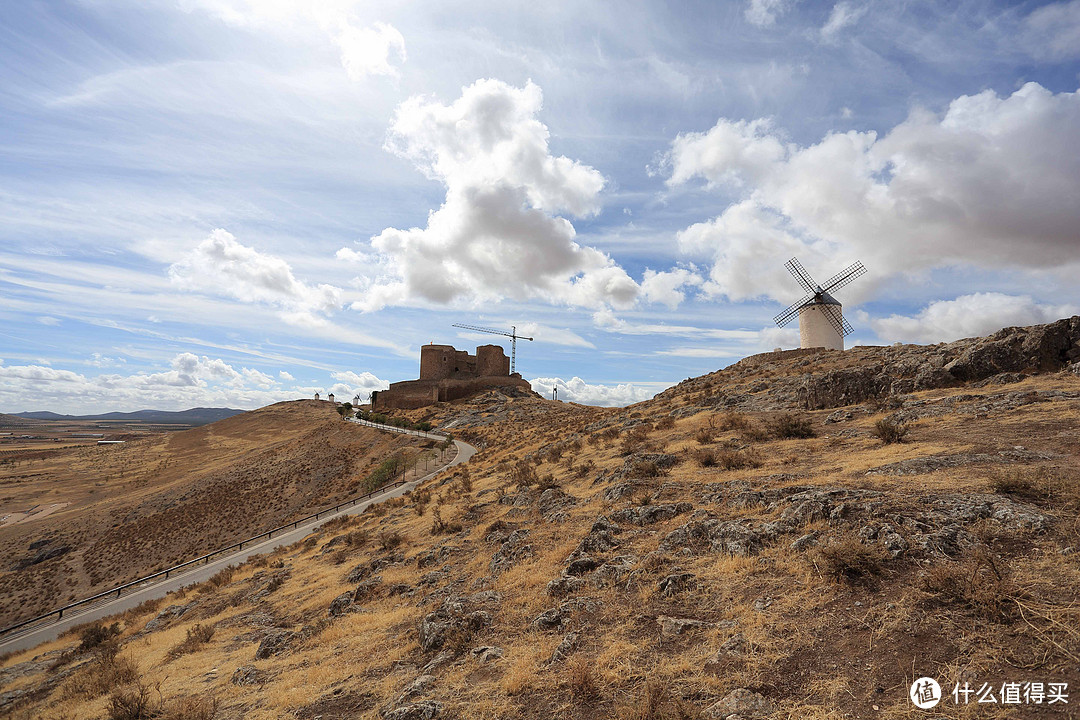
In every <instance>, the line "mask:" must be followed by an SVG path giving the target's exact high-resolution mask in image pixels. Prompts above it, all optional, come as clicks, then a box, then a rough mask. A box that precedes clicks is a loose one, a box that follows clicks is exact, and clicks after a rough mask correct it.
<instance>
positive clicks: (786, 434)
mask: <svg viewBox="0 0 1080 720" xmlns="http://www.w3.org/2000/svg"><path fill="white" fill-rule="evenodd" d="M769 429H770V430H771V432H772V435H773V437H775V438H778V439H781V440H786V439H791V438H812V437H816V436H817V432H815V431H814V425H813V423H811V422H810V418H807V417H802V416H800V415H792V414H790V413H785V414H783V415H780V416H778V417H776V418H775V419H774V420H773V421H772V423H770V425H769Z"/></svg>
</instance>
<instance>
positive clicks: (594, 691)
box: [566, 658, 600, 705]
mask: <svg viewBox="0 0 1080 720" xmlns="http://www.w3.org/2000/svg"><path fill="white" fill-rule="evenodd" d="M566 682H567V685H568V688H569V690H570V697H571V698H573V699H574V701H575V702H576V703H577V704H579V705H592V704H593V703H595V702H596V701H597V700H599V699H600V686H599V685H598V684H597V682H596V677H595V676H594V675H593V670H592V662H591V661H589V660H587V659H585V658H577V659H575V660H574V662H573V663H571V665H570V669H569V671H568V672H567V673H566Z"/></svg>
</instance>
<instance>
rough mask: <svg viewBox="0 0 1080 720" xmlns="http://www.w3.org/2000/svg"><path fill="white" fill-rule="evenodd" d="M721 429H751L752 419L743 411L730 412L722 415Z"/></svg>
mask: <svg viewBox="0 0 1080 720" xmlns="http://www.w3.org/2000/svg"><path fill="white" fill-rule="evenodd" d="M718 428H719V429H720V430H722V431H723V430H738V431H744V430H749V429H750V419H749V418H747V417H746V416H745V415H743V414H742V413H737V412H730V413H724V414H723V415H721V416H720V424H719V426H718Z"/></svg>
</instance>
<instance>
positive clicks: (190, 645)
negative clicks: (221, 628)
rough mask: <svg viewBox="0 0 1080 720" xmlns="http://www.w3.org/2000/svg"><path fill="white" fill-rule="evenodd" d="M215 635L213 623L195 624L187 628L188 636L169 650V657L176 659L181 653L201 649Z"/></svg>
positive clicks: (186, 653) (185, 653)
mask: <svg viewBox="0 0 1080 720" xmlns="http://www.w3.org/2000/svg"><path fill="white" fill-rule="evenodd" d="M212 637H214V626H213V625H200V624H198V623H196V624H195V626H194V627H190V628H188V630H187V636H186V637H185V638H184V640H183V641H182V642H181V643H180V644H179V645H177V646H176V647H174V648H173V649H172V650H169V654H168V658H169V659H170V660H175V659H176V658H178V657H180V656H181V655H188V654H190V653H193V652H195V651H197V650H199V649H200V648H201V647H202V646H203V645H205V644H206V643H208V642H210V638H212Z"/></svg>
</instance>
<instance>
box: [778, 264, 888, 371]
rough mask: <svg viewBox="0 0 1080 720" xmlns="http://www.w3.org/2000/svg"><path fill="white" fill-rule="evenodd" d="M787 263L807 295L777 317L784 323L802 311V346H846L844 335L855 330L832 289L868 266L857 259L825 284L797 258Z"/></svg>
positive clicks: (840, 348)
mask: <svg viewBox="0 0 1080 720" xmlns="http://www.w3.org/2000/svg"><path fill="white" fill-rule="evenodd" d="M784 267H786V268H787V269H788V270H789V271H790V272H791V274H792V275H794V276H795V279H796V280H798V281H799V284H800V285H802V286H803V289H804V290H805V291H806V292H807V295H806V297H804V298H803V299H802V300H800V301H798V302H797V303H795V304H793V305H792V306H791V307H789V308H788V309H787V310H785V311H784V312H782V313H780V314H779V315H777V316H776V317H775V318H773V320H775V321H776V324H777V325H779V326H780V327H783V326H784V325H787V324H788V323H789V322H791V319H792V318H794V317H795V316H796V315H798V316H799V346H800V347H804V348H813V347H823V348H826V349H827V350H843V349H844V336H845V335H850V334H851V333H853V332H855V330H854V329H852V327H851V325H849V324H848V321H847V320H845V319H844V313H843V308H842V306H841V305H840V301H839V300H837V299H836V298H834V297H833V296H832V295H830V294H829V293H831V292H833V291H835V290H838V289H840V288H842V287H844V286H845V285H847V284H848V283H849V282H851V281H852V280H854V279H855V278H857V277H859V276H860V275H862V274H863V273H865V272H866V268H865V267H863V264H862V263H861V262H857V263H855V264H854V265H852V266H851V267H849V268H847V269H846V270H844V271H843V272H840V273H837V274H836V275H833V276H832V277H831V278H829V279H828V280H826V281H825V284H824V285H818V284H817V283H816V282H814V278H812V277H810V273H808V272H806V269H805V268H804V267H803V266H802V265H801V264H800V263H799V261H798V260H797V259H796V258H791V259H790V260H788V261H787V263H786V264H785V265H784Z"/></svg>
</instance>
